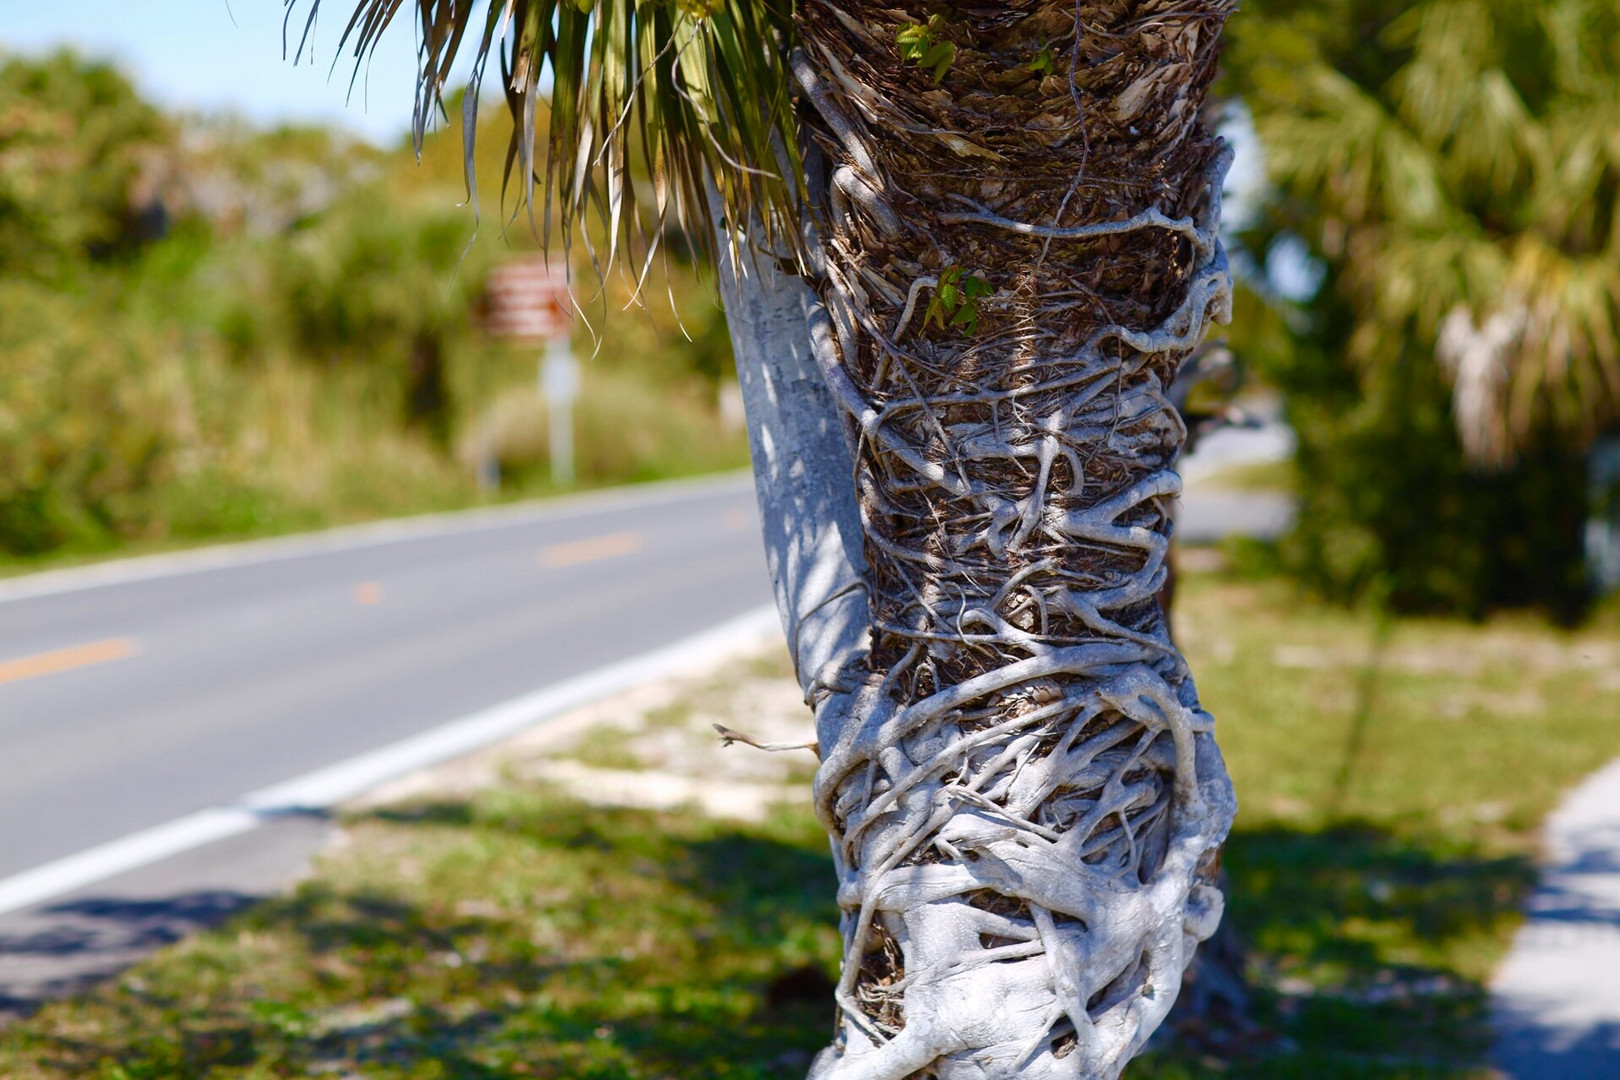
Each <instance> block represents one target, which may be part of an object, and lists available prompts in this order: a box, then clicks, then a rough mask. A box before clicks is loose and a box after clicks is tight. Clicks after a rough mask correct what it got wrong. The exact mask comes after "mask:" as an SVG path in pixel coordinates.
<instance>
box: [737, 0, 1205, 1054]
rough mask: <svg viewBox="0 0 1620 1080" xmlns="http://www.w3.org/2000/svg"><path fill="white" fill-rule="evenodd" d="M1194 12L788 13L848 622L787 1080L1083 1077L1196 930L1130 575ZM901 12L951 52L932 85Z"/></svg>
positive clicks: (1135, 557)
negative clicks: (803, 128)
mask: <svg viewBox="0 0 1620 1080" xmlns="http://www.w3.org/2000/svg"><path fill="white" fill-rule="evenodd" d="M1229 8H1230V4H1229V2H1228V0H1182V2H1179V3H1171V2H1166V0H1112V2H1081V3H1079V4H1066V3H1051V2H1043V0H1026V2H1022V3H1017V2H1015V3H1008V4H1001V5H993V6H992V5H985V6H983V7H963V8H958V9H955V10H954V11H951V12H943V11H942V10H941V14H944V15H945V16H946V17H945V18H943V19H940V20H935V21H934V22H933V23H930V22H929V15H930V13H931V12H930V10H928V9H924V8H923V7H921V6H914V7H913V8H912V9H899V8H893V7H884V6H879V5H876V4H871V3H864V2H839V3H836V4H834V3H829V2H825V0H810V2H808V3H806V4H804V5H803V6H802V8H801V9H800V16H799V18H800V30H801V34H802V37H803V41H804V47H803V51H802V52H800V53H799V54H798V55H796V56H795V58H794V61H795V62H794V69H795V74H796V76H797V77H798V79H799V82H800V84H801V87H802V89H803V92H804V97H805V100H806V102H807V115H808V118H809V124H810V129H811V131H812V134H813V137H814V139H815V142H816V144H817V146H818V148H819V151H820V154H821V155H823V156H824V160H823V161H821V162H817V161H816V160H815V155H812V157H811V162H810V163H811V169H810V173H811V177H810V179H811V184H812V194H813V196H814V197H815V198H816V199H817V201H818V212H817V217H818V224H819V225H820V238H821V240H820V244H819V246H818V247H815V248H814V249H813V250H812V251H811V254H810V257H809V259H808V262H809V263H810V269H811V272H812V275H813V280H814V284H815V287H816V289H817V292H818V293H819V295H820V297H821V299H822V301H823V304H822V305H819V306H818V305H812V306H810V308H809V330H810V341H811V344H812V346H813V348H814V352H815V361H816V364H817V367H818V368H819V369H820V373H821V379H822V384H821V385H822V387H823V388H824V389H825V390H826V391H827V392H830V394H831V397H832V400H833V401H834V402H836V404H837V406H838V407H839V408H840V409H842V411H843V412H844V414H845V416H846V417H847V418H848V419H847V421H846V428H847V430H848V432H849V435H850V442H851V444H852V446H853V454H852V460H853V475H854V483H855V489H856V495H857V501H858V507H859V513H860V528H861V531H862V533H863V537H864V559H865V564H866V565H865V568H864V571H862V573H861V577H862V581H863V582H864V586H865V593H864V597H863V599H864V601H865V603H866V605H867V608H868V612H869V619H870V640H869V644H870V651H869V652H868V653H865V654H864V657H862V656H857V658H856V660H855V662H854V670H853V671H851V670H849V668H850V664H849V663H847V662H846V663H844V664H843V665H842V667H841V669H840V674H839V676H838V678H837V679H834V680H832V681H831V682H825V681H824V684H823V686H822V688H823V690H824V691H825V693H824V695H823V697H822V699H821V701H820V707H819V708H818V734H819V738H820V753H821V756H822V764H821V768H820V771H819V773H818V776H817V780H816V804H817V809H818V812H819V814H820V815H821V817H822V819H823V821H824V823H825V824H826V826H827V828H828V830H829V832H830V833H831V834H832V837H833V848H834V854H835V858H836V861H837V867H838V872H839V878H840V883H841V884H840V892H839V902H840V905H841V907H842V910H843V932H844V938H845V959H844V969H843V975H842V979H841V981H840V983H839V986H838V1005H839V1023H838V1031H837V1036H836V1039H835V1041H834V1044H833V1045H832V1046H831V1047H829V1048H828V1049H827V1050H826V1051H824V1052H823V1054H822V1055H821V1057H820V1058H818V1060H817V1062H816V1065H815V1067H814V1069H813V1075H814V1076H818V1077H825V1078H828V1080H833V1078H837V1080H845V1078H856V1077H859V1078H873V1080H877V1078H892V1080H903V1078H906V1077H914V1076H932V1077H938V1078H940V1080H962V1078H990V1077H1006V1076H1024V1077H1049V1076H1050V1077H1058V1076H1066V1077H1085V1078H1092V1077H1115V1076H1117V1075H1118V1074H1119V1072H1120V1070H1122V1069H1123V1068H1124V1065H1125V1063H1126V1062H1127V1061H1128V1060H1129V1059H1130V1057H1131V1055H1132V1054H1134V1053H1135V1052H1136V1051H1137V1050H1138V1049H1140V1047H1141V1046H1142V1044H1143V1043H1144V1042H1145V1041H1146V1039H1147V1037H1148V1035H1149V1034H1150V1033H1151V1032H1152V1030H1153V1029H1154V1027H1155V1026H1157V1024H1158V1023H1159V1022H1160V1021H1161V1020H1162V1019H1163V1017H1164V1015H1165V1013H1166V1012H1167V1011H1168V1010H1169V1008H1170V1005H1171V1004H1172V1003H1173V1001H1174V999H1175V996H1176V992H1177V989H1178V985H1179V981H1180V977H1181V973H1182V970H1183V969H1184V967H1185V966H1186V964H1187V963H1188V962H1189V961H1190V959H1191V956H1192V952H1193V949H1194V947H1195V946H1196V944H1197V942H1199V941H1201V940H1203V939H1204V938H1206V937H1208V935H1209V934H1210V933H1211V932H1212V931H1213V929H1214V927H1215V924H1216V922H1217V921H1218V919H1219V916H1220V911H1221V897H1220V894H1219V892H1218V890H1217V889H1216V888H1215V884H1214V880H1215V874H1216V869H1215V863H1216V859H1217V854H1218V850H1219V845H1220V843H1221V842H1222V840H1223V839H1224V837H1225V835H1226V832H1227V829H1228V828H1229V826H1230V822H1231V818H1232V814H1233V812H1234V806H1235V804H1234V802H1233V798H1232V794H1231V787H1230V783H1229V781H1228V780H1227V777H1226V772H1225V769H1224V766H1223V765H1222V762H1221V759H1220V754H1219V752H1218V750H1217V749H1216V746H1215V743H1214V739H1213V735H1212V730H1211V726H1212V722H1211V719H1210V717H1209V716H1208V715H1207V714H1206V713H1205V712H1204V711H1203V710H1202V709H1201V708H1200V707H1199V705H1198V700H1197V695H1196V692H1195V690H1194V687H1193V682H1192V679H1191V677H1190V676H1189V674H1188V671H1187V668H1186V665H1185V663H1184V662H1183V660H1182V658H1181V656H1180V654H1179V653H1178V652H1177V651H1176V649H1175V647H1174V646H1173V645H1172V644H1171V642H1170V639H1169V635H1168V633H1167V631H1166V628H1165V625H1164V620H1163V616H1162V613H1161V612H1160V609H1159V607H1158V605H1157V604H1156V602H1155V599H1154V597H1155V594H1156V593H1157V592H1158V590H1159V587H1160V586H1161V584H1162V582H1163V577H1164V572H1165V571H1164V566H1165V554H1166V548H1167V545H1168V541H1169V532H1170V519H1169V506H1168V503H1169V500H1171V499H1173V498H1174V497H1175V495H1176V494H1177V492H1178V490H1179V480H1178V478H1177V477H1176V475H1175V473H1174V471H1173V465H1174V460H1175V456H1176V454H1177V451H1178V448H1179V447H1180V445H1181V441H1182V438H1183V435H1184V429H1183V427H1182V425H1181V422H1180V420H1179V418H1178V417H1177V416H1176V413H1175V410H1174V409H1173V408H1171V407H1170V406H1169V404H1168V402H1167V401H1166V398H1165V393H1164V392H1165V387H1166V386H1167V385H1168V384H1169V383H1170V381H1171V379H1172V378H1173V376H1174V373H1175V370H1176V367H1177V365H1178V363H1179V361H1180V360H1181V358H1182V357H1183V356H1185V355H1186V353H1187V352H1188V351H1189V350H1190V349H1191V348H1192V347H1193V346H1194V345H1196V344H1197V343H1198V341H1199V339H1200V337H1201V336H1202V334H1203V332H1204V330H1205V328H1206V324H1207V322H1208V321H1209V320H1210V319H1211V318H1218V317H1221V316H1222V315H1223V314H1224V312H1225V311H1226V309H1227V306H1228V296H1229V283H1228V277H1227V271H1226V261H1225V257H1224V254H1223V253H1222V251H1221V247H1220V244H1219V241H1218V239H1217V221H1218V216H1219V205H1220V199H1219V193H1220V185H1221V177H1222V174H1223V172H1224V169H1225V165H1226V161H1227V152H1226V151H1225V150H1224V149H1223V148H1222V147H1221V146H1220V145H1219V143H1218V141H1217V140H1215V139H1214V138H1213V137H1212V136H1211V135H1210V134H1209V132H1208V131H1207V129H1206V128H1205V127H1204V125H1203V124H1202V123H1201V121H1200V108H1201V100H1202V96H1203V92H1204V89H1205V87H1206V85H1207V83H1208V81H1209V79H1210V76H1211V73H1212V70H1213V65H1214V57H1215V46H1216V39H1217V37H1218V33H1219V30H1220V26H1221V24H1222V21H1223V20H1224V18H1225V16H1226V15H1227V13H1228V11H1229ZM908 28H910V29H911V32H912V36H913V39H914V40H915V39H916V37H917V36H918V35H919V34H922V36H923V43H924V45H925V46H928V47H931V46H932V45H934V44H938V43H940V42H949V43H950V44H951V45H952V46H954V49H955V52H954V58H951V59H949V60H948V62H947V64H946V65H945V67H944V73H943V78H942V80H941V81H940V83H939V84H938V85H936V84H935V80H934V75H935V71H936V70H938V68H937V67H936V68H934V69H925V68H923V67H922V66H921V65H919V64H915V63H907V61H906V59H905V57H904V56H903V55H902V52H901V50H900V49H899V48H897V44H896V42H897V36H898V35H900V34H901V32H902V31H905V30H907V29H908ZM925 28H926V30H925ZM919 51H920V50H919ZM932 55H933V57H934V59H935V60H937V59H938V58H939V57H940V56H941V55H944V54H942V53H941V52H939V51H935V52H934V53H933V54H932ZM913 58H914V59H915V55H914V56H913ZM968 277H978V278H980V279H982V280H984V281H986V282H987V283H988V284H989V285H990V287H991V288H993V289H994V293H993V295H990V296H988V297H985V298H983V299H981V300H979V301H977V314H978V321H977V325H976V326H974V327H971V329H972V332H971V333H963V332H962V331H961V330H960V329H959V328H958V326H947V325H941V324H942V323H944V322H945V321H946V320H945V319H944V318H941V317H940V316H942V315H944V316H948V315H951V314H952V313H954V312H956V311H959V310H960V308H961V304H962V303H963V302H964V301H963V300H962V299H961V294H960V293H959V294H958V296H957V298H956V302H955V303H950V302H946V301H947V299H948V298H945V297H941V296H940V292H941V286H942V285H944V284H950V283H951V282H953V281H954V282H958V283H960V282H963V281H965V280H966V278H968ZM935 301H939V303H937V304H936V303H935ZM931 315H932V316H934V317H932V318H930V316H931ZM958 325H962V324H958ZM757 449H758V448H757V447H756V451H757ZM756 456H757V454H756ZM841 595H848V594H847V593H845V594H841ZM791 630H792V628H791V627H790V632H791ZM799 651H800V652H801V653H802V652H803V649H802V647H801V649H800V650H799ZM844 654H845V656H846V660H847V657H848V650H847V649H846V650H844ZM803 668H804V665H803V664H802V662H801V676H806V675H807V674H809V673H807V672H805V671H804V669H803ZM835 683H836V684H838V685H834V684H835Z"/></svg>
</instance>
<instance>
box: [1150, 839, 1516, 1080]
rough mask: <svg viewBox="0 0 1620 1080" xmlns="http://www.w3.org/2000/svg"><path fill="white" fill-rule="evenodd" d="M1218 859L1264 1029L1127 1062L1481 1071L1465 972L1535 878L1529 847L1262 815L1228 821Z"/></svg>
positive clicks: (1198, 1067) (1483, 955) (1481, 993)
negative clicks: (1246, 821)
mask: <svg viewBox="0 0 1620 1080" xmlns="http://www.w3.org/2000/svg"><path fill="white" fill-rule="evenodd" d="M1225 868H1226V872H1227V875H1228V880H1229V887H1228V889H1227V904H1228V907H1227V918H1228V919H1230V920H1231V921H1232V924H1233V925H1234V926H1235V928H1236V930H1237V934H1238V937H1239V939H1240V940H1241V941H1242V943H1243V945H1244V946H1245V948H1246V950H1247V954H1248V967H1249V972H1248V974H1249V977H1250V981H1251V984H1252V987H1253V990H1254V998H1255V1019H1257V1020H1259V1021H1260V1023H1261V1024H1262V1025H1264V1027H1265V1028H1266V1029H1267V1030H1268V1032H1269V1034H1270V1036H1271V1037H1270V1038H1269V1039H1262V1040H1257V1041H1256V1042H1255V1044H1254V1045H1253V1047H1252V1051H1251V1052H1250V1053H1248V1054H1247V1055H1246V1056H1240V1057H1239V1058H1238V1059H1236V1060H1232V1061H1213V1062H1212V1061H1210V1060H1209V1056H1208V1054H1207V1053H1205V1052H1203V1051H1202V1050H1200V1051H1198V1052H1194V1051H1192V1050H1190V1049H1189V1048H1187V1047H1178V1046H1176V1045H1170V1046H1167V1047H1165V1048H1164V1049H1163V1050H1161V1051H1159V1052H1157V1053H1155V1054H1154V1055H1152V1057H1151V1060H1150V1061H1149V1062H1147V1063H1145V1064H1144V1065H1143V1066H1142V1067H1140V1068H1133V1069H1132V1071H1130V1072H1129V1073H1127V1076H1128V1077H1131V1078H1132V1080H1139V1078H1141V1080H1146V1078H1154V1077H1171V1076H1176V1077H1182V1076H1204V1075H1215V1074H1216V1072H1219V1074H1220V1075H1223V1076H1227V1077H1239V1078H1261V1077H1264V1078H1266V1080H1273V1078H1278V1080H1280V1078H1285V1077H1286V1078H1295V1077H1297V1078H1301V1080H1305V1078H1310V1080H1350V1078H1357V1080H1360V1078H1379V1080H1397V1078H1406V1077H1414V1078H1415V1077H1461V1076H1478V1075H1482V1073H1481V1072H1480V1071H1479V1070H1481V1068H1482V1064H1483V1062H1484V1059H1485V1056H1486V1053H1487V1051H1488V1049H1489V1043H1490V1037H1489V1028H1488V1018H1487V1009H1486V992H1485V988H1484V986H1483V985H1482V983H1481V981H1480V978H1479V972H1480V971H1481V970H1483V969H1484V968H1485V967H1486V966H1488V964H1489V962H1490V960H1491V959H1492V958H1493V957H1494V954H1495V950H1496V949H1497V948H1498V947H1499V946H1500V944H1501V943H1502V942H1503V941H1504V940H1505V937H1506V935H1507V934H1508V933H1509V932H1510V931H1511V929H1512V928H1513V927H1514V926H1515V925H1516V924H1517V922H1518V920H1519V911H1520V908H1521V904H1522V902H1523V900H1524V897H1525V896H1526V895H1527V894H1528V892H1529V890H1530V889H1531V887H1532V886H1533V885H1534V883H1535V876H1536V875H1535V868H1534V866H1533V865H1532V864H1531V863H1530V862H1529V860H1527V859H1524V858H1519V857H1510V858H1490V857H1486V856H1482V855H1480V854H1479V853H1477V852H1475V851H1472V850H1469V849H1466V848H1458V847H1456V846H1455V845H1449V846H1440V845H1425V844H1423V843H1421V842H1419V841H1415V840H1412V839H1410V838H1403V837H1400V836H1397V835H1395V834H1393V833H1391V832H1390V831H1388V830H1385V829H1381V828H1378V827H1375V826H1372V825H1368V824H1365V823H1350V824H1345V825H1341V826H1337V827H1334V828H1330V829H1325V830H1306V829H1293V828H1288V827H1285V826H1281V825H1268V826H1266V827H1263V828H1257V829H1243V828H1242V827H1241V826H1240V827H1239V829H1238V830H1237V831H1236V832H1234V834H1233V836H1232V838H1231V840H1230V841H1229V843H1228V845H1227V848H1226V855H1225ZM1200 1062H1202V1063H1200ZM1217 1066H1218V1068H1217Z"/></svg>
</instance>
